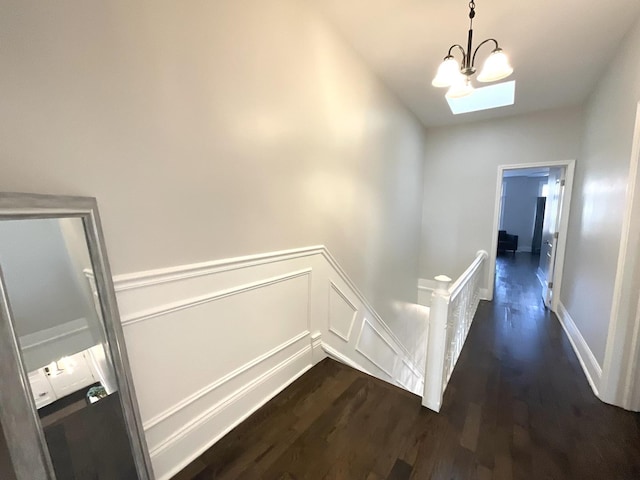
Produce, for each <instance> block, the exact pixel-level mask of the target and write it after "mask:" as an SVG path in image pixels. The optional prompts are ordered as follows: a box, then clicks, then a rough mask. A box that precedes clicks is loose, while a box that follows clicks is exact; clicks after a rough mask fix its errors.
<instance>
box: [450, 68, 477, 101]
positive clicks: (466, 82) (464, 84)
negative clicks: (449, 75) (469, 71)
mask: <svg viewBox="0 0 640 480" xmlns="http://www.w3.org/2000/svg"><path fill="white" fill-rule="evenodd" d="M473 90H474V88H473V85H471V80H470V79H469V78H468V77H465V76H464V75H460V74H459V75H458V78H457V79H456V80H455V82H454V83H453V84H452V85H451V87H450V88H449V90H447V94H446V95H445V97H447V98H462V97H466V96H467V95H471V94H472V93H473Z"/></svg>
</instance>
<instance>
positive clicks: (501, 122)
mask: <svg viewBox="0 0 640 480" xmlns="http://www.w3.org/2000/svg"><path fill="white" fill-rule="evenodd" d="M581 127H582V111H581V109H580V108H570V109H561V110H552V111H545V112H540V113H535V114H531V115H526V116H517V117H508V118H502V119H498V120H491V121H484V122H475V123H469V124H463V125H459V126H454V127H442V128H434V129H429V130H428V132H427V142H426V150H427V153H426V161H425V171H424V207H423V216H422V225H423V228H422V243H421V247H422V251H421V258H420V278H425V279H431V278H433V277H434V276H436V275H439V274H446V275H448V276H450V277H451V278H457V277H458V276H459V275H460V274H461V273H462V272H463V271H464V269H465V268H466V267H467V266H468V265H469V264H470V263H471V261H472V260H473V258H474V256H475V253H476V252H477V251H478V250H481V249H482V250H487V251H489V250H490V249H491V236H492V233H493V232H492V228H493V214H494V202H495V195H496V189H497V187H498V186H497V185H496V181H497V173H498V165H512V164H519V163H531V162H550V161H558V160H567V159H574V158H577V157H578V150H579V142H580V134H581Z"/></svg>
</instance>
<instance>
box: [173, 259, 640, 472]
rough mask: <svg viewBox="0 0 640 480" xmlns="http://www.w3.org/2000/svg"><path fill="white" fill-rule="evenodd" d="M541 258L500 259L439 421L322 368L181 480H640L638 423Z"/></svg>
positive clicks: (338, 369) (344, 370) (379, 386)
mask: <svg viewBox="0 0 640 480" xmlns="http://www.w3.org/2000/svg"><path fill="white" fill-rule="evenodd" d="M536 263H537V258H533V259H531V256H530V255H528V254H518V255H516V256H515V257H512V256H511V255H507V256H504V257H499V258H498V268H497V278H496V299H495V301H494V302H492V303H489V302H482V303H481V305H480V307H479V310H478V314H477V316H476V318H475V320H474V324H473V326H472V328H471V331H470V333H469V337H468V340H467V343H466V345H465V347H464V349H463V352H462V355H461V358H460V361H459V363H458V365H457V367H456V369H455V371H454V373H453V376H452V377H451V382H450V384H449V388H448V389H447V392H446V395H445V399H444V405H443V408H442V411H441V413H440V414H436V413H433V412H431V411H429V410H427V409H425V408H422V407H421V406H420V399H419V398H418V397H416V396H414V395H412V394H410V393H407V392H405V391H403V390H400V389H398V388H395V387H393V386H391V385H388V384H386V383H384V382H381V381H379V380H376V379H374V378H371V377H369V376H367V375H365V374H362V373H360V372H357V371H355V370H353V369H351V368H349V367H346V366H344V365H341V364H338V363H336V362H334V361H332V360H325V361H323V362H322V363H320V364H318V365H317V366H315V367H314V368H312V369H311V370H310V371H309V372H308V373H307V374H305V375H304V376H302V377H301V378H300V379H298V380H297V381H296V382H294V383H293V384H292V385H291V386H290V387H289V388H287V389H286V390H284V391H283V392H282V393H281V394H280V395H278V396H277V397H276V398H274V399H273V400H272V401H270V402H269V403H268V404H267V405H265V406H264V407H263V408H262V409H260V410H259V411H258V412H256V413H255V414H254V415H252V416H251V417H250V418H249V419H248V420H247V421H246V422H244V423H243V424H242V425H240V426H239V427H238V428H236V429H235V430H233V431H232V432H230V433H229V434H228V435H227V436H226V437H224V438H223V439H222V440H221V441H220V442H218V443H217V444H216V445H214V446H213V447H212V448H211V449H210V450H208V451H207V452H205V453H204V454H203V455H202V456H201V457H200V458H199V459H197V460H196V461H195V462H193V463H192V464H191V465H189V466H188V467H187V468H186V469H185V470H184V471H183V472H181V473H180V474H179V475H178V476H177V477H175V480H191V479H197V480H205V479H214V478H215V479H236V478H246V479H282V480H284V479H348V480H351V479H363V480H380V479H389V480H392V479H393V480H401V479H434V480H441V479H456V480H457V479H461V480H467V479H478V480H489V479H535V480H539V479H540V480H542V479H580V480H582V479H598V480H600V479H602V480H617V479H620V480H622V479H624V480H627V479H629V480H631V479H640V433H639V432H640V421H639V415H638V414H634V413H630V412H626V411H624V410H621V409H618V408H615V407H612V406H609V405H605V404H603V403H602V402H600V401H599V400H598V399H597V398H596V397H595V396H594V395H593V393H592V391H591V389H590V387H589V385H588V383H587V381H586V379H585V377H584V374H583V373H582V370H581V368H580V365H579V363H578V360H577V358H576V357H575V355H574V353H573V351H572V349H571V346H570V344H569V341H568V339H567V338H566V336H565V335H564V333H563V331H562V329H561V327H560V325H559V324H558V321H557V319H556V318H555V316H554V315H551V314H549V313H548V312H547V311H545V309H544V307H543V305H542V303H541V300H540V287H539V284H538V283H537V280H536V278H535V275H534V269H535V265H536Z"/></svg>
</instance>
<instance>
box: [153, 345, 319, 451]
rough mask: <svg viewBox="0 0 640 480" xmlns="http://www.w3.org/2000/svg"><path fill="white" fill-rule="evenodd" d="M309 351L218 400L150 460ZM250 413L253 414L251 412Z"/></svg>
mask: <svg viewBox="0 0 640 480" xmlns="http://www.w3.org/2000/svg"><path fill="white" fill-rule="evenodd" d="M310 351H311V345H305V346H304V347H303V348H302V349H300V350H298V351H297V352H296V353H294V354H293V355H291V356H290V357H289V358H287V359H285V360H284V361H282V362H280V363H279V364H278V365H276V366H274V367H273V368H271V369H269V371H267V372H266V373H264V374H263V375H260V376H259V377H258V378H255V379H253V380H252V381H251V382H249V383H247V384H246V385H244V386H242V387H241V388H239V389H238V390H236V391H235V392H233V393H232V394H231V395H229V396H228V397H226V398H224V399H222V400H220V401H219V402H218V403H216V404H215V405H213V406H212V407H211V408H208V409H207V410H205V411H204V412H202V413H201V414H200V415H198V416H197V417H196V418H194V419H193V420H191V421H190V422H188V423H187V424H185V425H184V426H183V427H182V428H181V429H179V430H178V431H176V432H174V433H173V434H172V435H170V436H169V437H167V438H166V439H165V440H163V441H162V442H161V443H159V444H158V445H157V446H156V447H155V448H154V449H153V450H151V451H150V452H149V454H150V455H151V458H153V457H156V456H158V455H159V454H160V453H161V452H162V451H163V450H166V449H167V448H169V447H170V446H171V445H172V444H173V443H175V442H176V441H178V440H179V439H180V438H182V437H184V436H185V435H187V434H188V433H189V432H190V431H191V430H193V429H194V428H197V427H198V426H200V425H201V424H203V423H204V422H206V421H207V420H208V419H209V418H211V417H213V416H214V415H217V414H218V413H220V412H221V411H222V410H224V409H225V408H226V407H227V406H228V405H230V404H232V403H234V402H235V401H237V399H238V398H239V397H242V396H244V395H246V394H247V393H248V392H250V391H251V390H253V389H254V388H255V387H256V386H258V385H259V384H261V383H263V382H266V381H267V380H268V379H269V378H270V377H271V376H273V375H274V374H275V373H276V372H277V371H278V370H280V369H281V368H284V367H285V366H286V365H288V364H289V363H292V362H294V361H295V360H296V359H297V358H298V357H301V356H303V355H304V354H306V353H309V352H310ZM309 368H311V365H309V366H308V367H307V370H308V369H309ZM305 371H306V370H305ZM294 380H295V378H294V379H291V381H290V382H288V384H289V383H291V382H293V381H294ZM271 398H273V397H269V398H266V399H265V400H264V403H266V402H267V401H269V400H270V399H271ZM264 403H263V404H264ZM256 410H257V408H256ZM254 411H255V410H254ZM251 413H253V411H252V412H251ZM251 413H249V414H247V415H246V417H248V416H249V415H251ZM246 417H245V418H246ZM236 425H237V424H236ZM234 426H235V425H234ZM233 428H234V427H230V428H229V429H228V430H227V431H231V430H232V429H233ZM225 433H226V432H225ZM222 436H223V435H219V436H218V438H221V437H222ZM218 438H216V439H215V440H214V441H213V442H212V444H213V443H215V441H217V440H218Z"/></svg>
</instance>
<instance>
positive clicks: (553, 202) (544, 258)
mask: <svg viewBox="0 0 640 480" xmlns="http://www.w3.org/2000/svg"><path fill="white" fill-rule="evenodd" d="M564 176H565V169H564V168H552V169H550V171H549V190H548V194H547V207H546V209H545V213H544V223H543V227H542V247H541V249H540V266H539V270H538V277H539V278H540V282H541V283H542V298H543V300H544V304H545V306H546V307H547V308H551V303H552V301H553V274H554V272H555V263H556V252H557V243H558V230H559V227H560V213H561V212H562V202H563V196H564Z"/></svg>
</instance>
